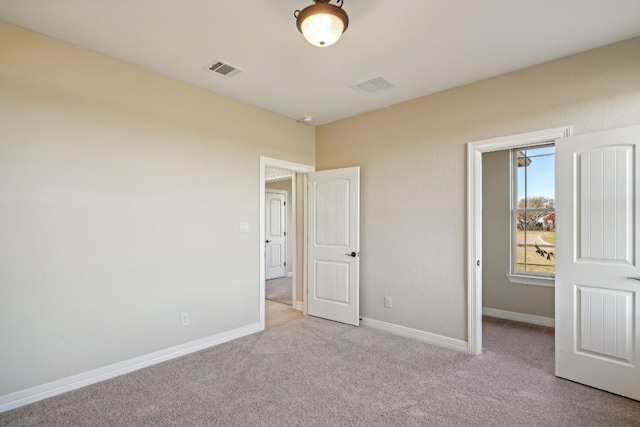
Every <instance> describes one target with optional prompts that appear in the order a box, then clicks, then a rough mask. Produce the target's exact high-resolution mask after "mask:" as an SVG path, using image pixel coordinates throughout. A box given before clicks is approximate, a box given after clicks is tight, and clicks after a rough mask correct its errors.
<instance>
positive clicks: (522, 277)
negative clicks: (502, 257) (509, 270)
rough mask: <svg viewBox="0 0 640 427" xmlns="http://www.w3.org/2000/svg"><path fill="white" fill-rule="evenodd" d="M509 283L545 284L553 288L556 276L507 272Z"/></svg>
mask: <svg viewBox="0 0 640 427" xmlns="http://www.w3.org/2000/svg"><path fill="white" fill-rule="evenodd" d="M507 279H508V280H509V282H510V283H517V284H519V285H533V286H546V287H548V288H553V287H555V286H556V278H555V277H549V276H528V275H526V274H507Z"/></svg>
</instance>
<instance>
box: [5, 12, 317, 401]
mask: <svg viewBox="0 0 640 427" xmlns="http://www.w3.org/2000/svg"><path fill="white" fill-rule="evenodd" d="M211 78H215V77H211ZM314 140H315V135H314V129H313V128H312V127H309V126H305V125H302V124H299V123H296V122H295V121H293V120H289V119H287V118H284V117H281V116H278V115H275V114H272V113H269V112H266V111H264V110H260V109H258V108H255V107H252V106H249V105H247V104H243V103H241V102H237V101H233V100H230V99H228V98H225V97H222V96H218V95H215V94H213V93H210V92H208V91H205V90H202V89H199V88H196V87H194V86H190V85H186V84H183V83H179V82H177V81H174V80H171V79H169V78H166V77H163V76H160V75H157V74H153V73H150V72H148V71H145V70H143V69H140V68H137V67H135V66H132V65H128V64H125V63H122V62H118V61H116V60H113V59H109V58H106V57H104V56H101V55H98V54H95V53H92V52H89V51H86V50H82V49H79V48H76V47H73V46H71V45H68V44H65V43H62V42H58V41H54V40H52V39H49V38H45V37H43V36H40V35H37V34H35V33H31V32H27V31H25V30H22V29H19V28H17V27H13V26H10V25H7V24H3V23H0V218H1V221H0V325H1V327H0V349H2V351H0V378H1V379H2V380H1V381H0V396H2V395H5V394H7V393H11V392H14V391H18V390H21V389H24V388H27V387H31V386H35V385H39V384H43V383H46V382H49V381H52V380H56V379H59V378H62V377H66V376H69V375H72V374H76V373H80V372H84V371H87V370H91V369H94V368H98V367H102V366H105V365H108V364H111V363H114V362H119V361H123V360H126V359H129V358H132V357H136V356H140V355H144V354H148V353H150V352H153V351H156V350H161V349H165V348H168V347H171V346H174V345H178V344H181V343H185V342H189V341H192V340H196V339H200V338H203V337H208V336H211V335H214V334H218V333H221V332H225V331H229V330H232V329H234V328H238V327H243V326H246V325H250V324H255V323H257V322H258V321H259V319H258V310H259V244H260V242H259V235H258V234H259V224H258V219H259V191H260V188H259V187H260V186H259V167H260V161H259V157H260V156H261V155H264V156H268V157H273V158H280V159H283V160H288V161H293V162H299V163H304V164H311V165H313V164H315V145H314ZM220 183H232V184H230V185H220ZM241 221H246V222H248V223H249V227H250V228H249V230H250V231H249V233H239V223H240V222H241ZM182 312H189V313H190V316H191V324H190V325H189V326H186V327H181V326H180V313H182Z"/></svg>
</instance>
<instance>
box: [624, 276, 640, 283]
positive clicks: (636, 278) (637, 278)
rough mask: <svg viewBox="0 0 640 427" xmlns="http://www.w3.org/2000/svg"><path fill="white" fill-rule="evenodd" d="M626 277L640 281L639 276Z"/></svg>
mask: <svg viewBox="0 0 640 427" xmlns="http://www.w3.org/2000/svg"><path fill="white" fill-rule="evenodd" d="M627 279H630V280H637V281H639V282H640V277H627Z"/></svg>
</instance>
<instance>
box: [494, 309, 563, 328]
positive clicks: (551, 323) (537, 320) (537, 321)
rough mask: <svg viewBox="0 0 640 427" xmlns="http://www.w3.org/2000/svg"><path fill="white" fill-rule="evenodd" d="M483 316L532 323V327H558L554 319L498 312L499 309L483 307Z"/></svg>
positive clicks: (503, 311)
mask: <svg viewBox="0 0 640 427" xmlns="http://www.w3.org/2000/svg"><path fill="white" fill-rule="evenodd" d="M482 315H483V316H489V317H497V318H498V319H506V320H513V321H515V322H523V323H531V324H532V325H540V326H548V327H551V328H555V326H556V320H555V319H554V318H552V317H543V316H535V315H533V314H524V313H515V312H513V311H506V310H498V309H497V308H489V307H482Z"/></svg>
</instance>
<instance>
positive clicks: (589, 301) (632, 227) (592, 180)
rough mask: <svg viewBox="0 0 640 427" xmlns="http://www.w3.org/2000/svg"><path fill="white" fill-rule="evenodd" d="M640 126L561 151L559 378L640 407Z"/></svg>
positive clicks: (574, 141)
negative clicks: (638, 402)
mask: <svg viewBox="0 0 640 427" xmlns="http://www.w3.org/2000/svg"><path fill="white" fill-rule="evenodd" d="M639 149H640V126H634V127H630V128H624V129H616V130H612V131H606V132H598V133H593V134H587V135H581V136H576V137H570V138H565V139H561V140H559V141H558V142H557V143H556V157H557V162H556V177H557V183H556V195H557V198H558V204H557V207H556V212H557V218H558V228H557V239H556V243H557V246H556V248H557V258H556V261H557V263H556V268H557V271H556V375H557V376H559V377H563V378H567V379H570V380H572V381H576V382H580V383H583V384H586V385H589V386H592V387H596V388H600V389H603V390H607V391H610V392H613V393H616V394H620V395H623V396H627V397H630V398H633V399H637V400H640V366H639V364H640V319H639V317H638V311H637V310H638V305H639V304H640V296H639V295H640V281H637V280H633V279H630V278H632V277H640V268H639V265H638V254H637V248H638V245H640V239H639V238H638V227H639V226H640V223H639V215H638V202H640V197H638V190H639V188H640V185H639V179H640V178H639V173H640V170H639V166H640V155H639Z"/></svg>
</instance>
